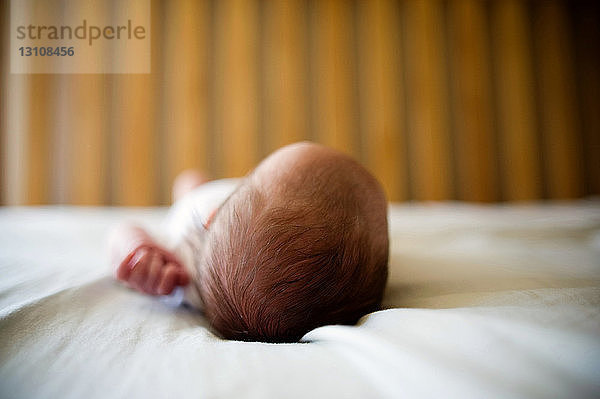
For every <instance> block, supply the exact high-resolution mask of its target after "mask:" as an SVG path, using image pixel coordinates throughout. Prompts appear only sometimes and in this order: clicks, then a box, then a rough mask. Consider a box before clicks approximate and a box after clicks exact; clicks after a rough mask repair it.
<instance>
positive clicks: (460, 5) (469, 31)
mask: <svg viewBox="0 0 600 399" xmlns="http://www.w3.org/2000/svg"><path fill="white" fill-rule="evenodd" d="M485 6H486V5H485V3H484V2H481V1H478V0H457V1H453V2H450V3H448V19H449V27H450V29H449V30H450V35H449V36H450V43H451V44H450V51H449V54H450V62H451V68H452V72H453V73H452V76H453V79H452V85H453V90H452V93H453V96H452V102H453V118H454V131H453V139H454V142H455V146H454V147H455V151H456V152H455V160H456V161H455V163H456V166H457V170H456V188H457V190H456V192H457V198H458V199H459V200H466V201H493V200H495V199H497V181H496V163H495V159H496V151H495V142H494V127H493V120H492V115H493V109H492V88H491V70H490V63H489V59H488V54H489V53H488V51H489V42H488V40H487V37H488V36H487V34H486V32H487V30H486V18H485Z"/></svg>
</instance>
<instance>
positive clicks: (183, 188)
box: [173, 169, 209, 202]
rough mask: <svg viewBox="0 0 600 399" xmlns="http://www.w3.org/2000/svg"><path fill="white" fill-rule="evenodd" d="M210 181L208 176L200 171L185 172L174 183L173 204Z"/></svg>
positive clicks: (189, 170)
mask: <svg viewBox="0 0 600 399" xmlns="http://www.w3.org/2000/svg"><path fill="white" fill-rule="evenodd" d="M208 180H209V179H208V177H207V176H206V174H205V173H203V172H201V171H199V170H196V169H188V170H184V171H183V172H181V173H180V174H179V175H178V176H177V177H176V178H175V181H174V182H173V202H175V201H177V200H178V199H179V198H181V197H183V196H184V195H185V194H187V193H189V192H190V191H192V190H193V189H195V188H196V187H198V186H201V185H203V184H204V183H206V182H207V181H208Z"/></svg>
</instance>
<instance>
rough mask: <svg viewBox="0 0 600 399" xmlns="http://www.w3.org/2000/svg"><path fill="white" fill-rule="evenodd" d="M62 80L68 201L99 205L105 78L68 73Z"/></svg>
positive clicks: (103, 170) (102, 177)
mask: <svg viewBox="0 0 600 399" xmlns="http://www.w3.org/2000/svg"><path fill="white" fill-rule="evenodd" d="M65 83H66V85H67V87H66V91H67V102H68V104H69V108H68V109H69V115H68V117H69V118H70V124H69V126H68V127H67V129H68V131H67V136H68V138H69V143H70V148H69V153H68V159H67V161H68V168H69V170H68V175H67V179H68V181H69V183H70V184H69V192H68V196H67V200H68V202H69V203H72V204H78V205H101V204H104V202H105V200H106V197H105V194H106V184H105V178H106V172H107V165H106V162H105V155H106V144H105V138H106V136H105V135H106V134H108V126H107V123H106V120H107V115H106V113H107V109H108V107H109V103H108V100H109V97H108V95H107V92H106V86H105V84H106V79H105V77H104V76H103V75H70V76H68V78H67V80H66V82H65Z"/></svg>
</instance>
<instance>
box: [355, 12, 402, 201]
mask: <svg viewBox="0 0 600 399" xmlns="http://www.w3.org/2000/svg"><path fill="white" fill-rule="evenodd" d="M357 14H358V15H359V35H360V57H359V58H360V60H361V61H360V63H361V79H360V87H361V93H362V95H361V98H360V105H361V114H362V117H361V121H362V126H361V130H362V134H363V136H364V140H363V146H364V148H365V153H366V160H367V165H368V166H369V167H370V169H371V170H372V172H373V173H374V174H375V176H376V177H377V178H378V179H379V180H380V181H381V183H382V184H383V187H384V189H385V191H386V193H387V195H388V199H390V200H394V201H398V200H404V199H406V198H407V181H406V178H405V174H404V169H405V161H406V160H405V156H404V154H405V145H406V144H405V139H404V132H403V129H402V124H403V118H404V112H403V111H404V101H403V89H404V88H403V84H402V81H401V78H402V67H401V65H402V58H401V54H400V52H401V42H400V40H401V37H400V24H399V21H400V11H399V3H398V2H397V1H393V0H376V1H370V2H360V3H359V9H358V12H357Z"/></svg>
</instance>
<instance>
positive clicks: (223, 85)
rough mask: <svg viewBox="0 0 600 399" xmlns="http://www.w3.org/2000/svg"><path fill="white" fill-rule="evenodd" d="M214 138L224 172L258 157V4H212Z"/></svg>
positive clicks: (243, 169)
mask: <svg viewBox="0 0 600 399" xmlns="http://www.w3.org/2000/svg"><path fill="white" fill-rule="evenodd" d="M215 5H216V32H215V35H216V45H215V47H216V65H215V69H216V71H215V75H216V76H215V79H216V82H215V95H216V103H217V109H216V115H215V117H216V118H217V121H216V123H215V126H216V129H215V130H216V131H215V135H216V139H217V141H218V142H217V151H218V152H219V154H220V157H221V173H222V174H223V175H224V176H228V177H231V176H240V175H243V174H245V173H247V172H248V171H249V170H250V168H252V167H253V166H254V165H255V164H256V162H257V161H258V65H257V55H258V27H259V25H258V23H259V21H258V5H257V3H256V2H251V1H244V0H225V1H219V2H216V4H215Z"/></svg>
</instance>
